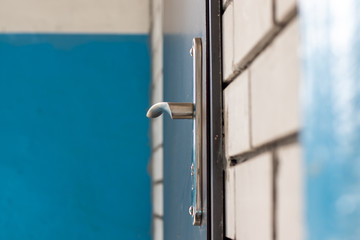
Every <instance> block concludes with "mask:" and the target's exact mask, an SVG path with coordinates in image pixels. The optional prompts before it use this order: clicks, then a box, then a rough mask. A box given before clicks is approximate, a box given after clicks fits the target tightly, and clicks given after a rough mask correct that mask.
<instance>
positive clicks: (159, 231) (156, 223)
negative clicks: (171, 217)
mask: <svg viewBox="0 0 360 240" xmlns="http://www.w3.org/2000/svg"><path fill="white" fill-rule="evenodd" d="M152 239H153V240H163V239H164V221H163V220H162V219H159V218H155V219H154V220H153V237H152Z"/></svg>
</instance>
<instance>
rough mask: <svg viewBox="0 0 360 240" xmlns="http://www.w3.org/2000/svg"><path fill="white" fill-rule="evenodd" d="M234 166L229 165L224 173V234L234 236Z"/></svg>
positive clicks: (229, 236)
mask: <svg viewBox="0 0 360 240" xmlns="http://www.w3.org/2000/svg"><path fill="white" fill-rule="evenodd" d="M234 171H235V168H234V167H230V168H229V169H227V170H226V174H225V213H226V214H225V227H226V229H225V236H226V237H228V238H231V239H234V238H235V224H236V219H235V211H234V210H235V172H234Z"/></svg>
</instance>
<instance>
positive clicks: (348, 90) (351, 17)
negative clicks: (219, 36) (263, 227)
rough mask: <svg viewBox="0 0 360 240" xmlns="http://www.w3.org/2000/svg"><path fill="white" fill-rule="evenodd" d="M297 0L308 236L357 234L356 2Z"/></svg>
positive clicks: (359, 110)
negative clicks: (299, 28) (301, 56)
mask: <svg viewBox="0 0 360 240" xmlns="http://www.w3.org/2000/svg"><path fill="white" fill-rule="evenodd" d="M341 6H342V8H340V9H339V8H338V3H337V2H336V1H311V0H309V1H300V20H301V30H302V46H303V57H304V58H303V76H304V88H303V101H304V114H303V115H304V131H303V135H302V143H303V145H304V157H305V170H306V204H305V206H306V225H307V239H309V240H358V239H359V236H360V227H359V222H360V117H359V116H360V82H359V80H360V68H359V66H360V55H359V52H358V51H357V50H358V49H360V19H359V17H358V12H359V10H360V3H359V1H354V0H351V1H348V2H347V4H342V5H341Z"/></svg>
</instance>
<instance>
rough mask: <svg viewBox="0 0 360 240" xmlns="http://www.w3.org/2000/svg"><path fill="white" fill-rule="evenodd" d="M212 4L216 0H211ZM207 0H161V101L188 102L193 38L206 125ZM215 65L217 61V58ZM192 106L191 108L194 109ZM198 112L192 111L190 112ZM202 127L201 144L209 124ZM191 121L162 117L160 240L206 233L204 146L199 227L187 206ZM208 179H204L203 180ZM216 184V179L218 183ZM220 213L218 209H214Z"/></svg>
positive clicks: (206, 159) (203, 236)
mask: <svg viewBox="0 0 360 240" xmlns="http://www.w3.org/2000/svg"><path fill="white" fill-rule="evenodd" d="M214 2H216V3H218V2H219V1H214ZM208 9H209V8H208V5H207V1H205V0H182V1H179V0H165V1H164V65H163V67H164V68H163V72H164V101H166V102H193V100H194V99H193V58H192V57H191V56H190V55H191V54H189V50H190V48H191V47H192V45H193V39H194V38H200V39H201V43H202V67H201V68H202V84H201V85H202V92H203V97H202V100H203V107H204V108H203V115H204V116H205V118H206V119H205V120H204V121H203V124H205V125H208V123H209V115H208V113H209V108H208V104H207V102H208V100H209V99H208V98H207V97H206V96H208V91H207V88H208V84H207V83H208V80H207V79H209V74H208V72H207V69H208V66H209V62H208V59H209V58H208V57H209V51H208V46H209V39H207V25H208V24H207V11H208ZM218 64H220V62H218ZM196 108H197V107H196ZM196 111H198V110H196ZM202 128H203V129H204V132H203V134H204V137H203V143H206V142H207V139H208V135H209V132H208V131H207V129H209V126H204V125H203V126H202ZM193 151H194V150H193V121H192V120H191V119H182V120H172V119H171V118H170V117H169V116H168V115H166V116H165V117H164V239H186V240H189V239H199V240H201V239H208V238H210V237H211V236H210V235H211V232H210V225H211V224H210V223H211V221H210V219H211V216H210V212H209V209H210V208H209V206H210V205H209V199H210V198H211V197H210V198H209V196H210V192H209V191H208V189H209V186H210V184H209V182H210V181H211V179H209V177H210V174H209V173H210V172H209V166H210V161H209V155H210V154H208V151H209V148H208V145H207V144H204V147H203V160H202V179H201V180H202V191H201V192H202V216H201V218H202V219H201V224H200V225H199V226H194V225H193V219H192V217H191V216H190V214H189V207H190V206H191V202H192V200H191V188H192V177H191V165H192V161H193ZM209 180H210V181H209ZM220 184H221V183H220ZM220 209H221V211H222V207H220Z"/></svg>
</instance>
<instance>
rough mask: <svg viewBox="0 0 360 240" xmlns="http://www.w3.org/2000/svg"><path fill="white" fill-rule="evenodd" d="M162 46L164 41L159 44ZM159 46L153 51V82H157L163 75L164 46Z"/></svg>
mask: <svg viewBox="0 0 360 240" xmlns="http://www.w3.org/2000/svg"><path fill="white" fill-rule="evenodd" d="M159 44H162V41H160V42H159ZM159 44H158V45H157V46H156V48H155V49H154V50H153V51H152V56H151V63H152V65H151V72H152V81H153V82H156V81H158V80H159V78H160V77H161V75H162V69H163V46H162V45H159Z"/></svg>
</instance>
